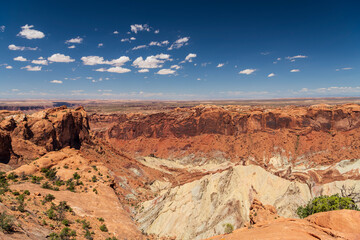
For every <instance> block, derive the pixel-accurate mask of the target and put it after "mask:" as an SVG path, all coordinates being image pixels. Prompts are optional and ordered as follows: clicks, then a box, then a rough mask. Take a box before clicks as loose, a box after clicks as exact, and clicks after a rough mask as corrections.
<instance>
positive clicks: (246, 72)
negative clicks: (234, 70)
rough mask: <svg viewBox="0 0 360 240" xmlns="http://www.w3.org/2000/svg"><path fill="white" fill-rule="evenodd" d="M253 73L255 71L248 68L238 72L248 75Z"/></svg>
mask: <svg viewBox="0 0 360 240" xmlns="http://www.w3.org/2000/svg"><path fill="white" fill-rule="evenodd" d="M255 71H256V69H250V68H248V69H244V70H242V71H240V72H239V74H246V75H250V74H252V73H254V72H255Z"/></svg>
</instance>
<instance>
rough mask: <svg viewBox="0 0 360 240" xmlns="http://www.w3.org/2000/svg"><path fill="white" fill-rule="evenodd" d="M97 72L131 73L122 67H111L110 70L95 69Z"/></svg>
mask: <svg viewBox="0 0 360 240" xmlns="http://www.w3.org/2000/svg"><path fill="white" fill-rule="evenodd" d="M96 71H97V72H111V73H127V72H131V70H130V69H128V68H123V67H111V68H108V69H106V68H99V69H96Z"/></svg>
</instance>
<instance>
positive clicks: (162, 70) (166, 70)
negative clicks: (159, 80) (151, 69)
mask: <svg viewBox="0 0 360 240" xmlns="http://www.w3.org/2000/svg"><path fill="white" fill-rule="evenodd" d="M174 73H175V70H171V69H161V70H159V71H158V72H157V73H156V74H159V75H168V74H174Z"/></svg>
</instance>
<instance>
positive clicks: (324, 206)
mask: <svg viewBox="0 0 360 240" xmlns="http://www.w3.org/2000/svg"><path fill="white" fill-rule="evenodd" d="M341 209H351V210H359V208H358V207H357V205H356V203H355V202H354V200H353V199H352V198H350V197H340V196H339V195H338V194H335V195H332V196H320V197H316V198H314V199H312V200H310V201H309V203H308V204H307V205H306V206H304V207H302V206H300V207H298V209H297V211H296V213H297V214H298V216H299V217H300V218H306V217H307V216H309V215H312V214H314V213H319V212H327V211H333V210H341Z"/></svg>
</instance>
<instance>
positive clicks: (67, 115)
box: [0, 106, 90, 165]
mask: <svg viewBox="0 0 360 240" xmlns="http://www.w3.org/2000/svg"><path fill="white" fill-rule="evenodd" d="M89 140H90V135H89V123H88V118H87V115H86V112H85V110H84V109H83V108H81V107H80V108H77V109H74V110H72V109H67V108H66V107H65V106H64V107H58V108H54V109H48V110H44V111H40V112H37V113H34V114H31V115H26V114H24V113H21V112H10V111H0V162H2V163H9V162H10V164H12V165H19V162H21V161H25V162H26V161H27V160H34V159H36V158H38V157H40V156H42V155H44V154H45V153H46V152H49V151H55V150H59V149H62V148H64V147H67V146H69V147H72V148H76V149H79V148H80V147H81V145H82V143H83V142H87V141H89Z"/></svg>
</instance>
